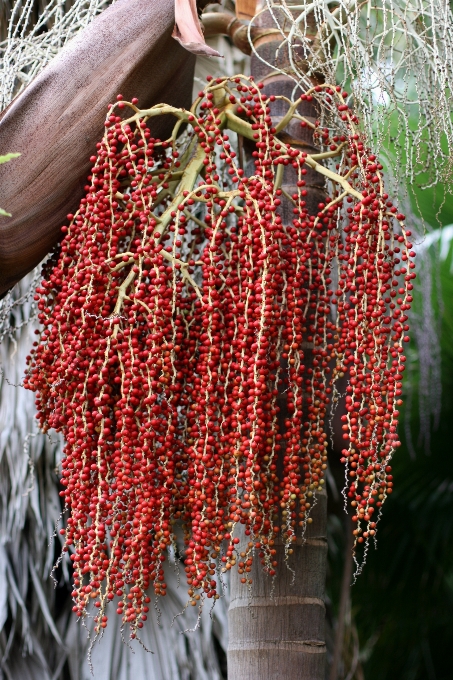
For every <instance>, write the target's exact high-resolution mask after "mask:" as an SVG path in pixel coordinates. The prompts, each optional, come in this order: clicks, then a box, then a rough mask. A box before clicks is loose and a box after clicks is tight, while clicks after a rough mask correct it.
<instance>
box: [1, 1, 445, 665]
mask: <svg viewBox="0 0 453 680" xmlns="http://www.w3.org/2000/svg"><path fill="white" fill-rule="evenodd" d="M82 4H83V3H79V5H80V6H81V5H82ZM76 5H77V3H76ZM59 7H60V6H59ZM439 18H440V21H439V23H438V19H439ZM49 21H50V24H49V26H51V25H52V22H53V21H54V19H50V20H49ZM55 22H56V20H55ZM57 23H58V22H56V23H55V24H53V25H57ZM450 24H451V15H450V13H449V11H448V10H447V11H446V10H445V7H444V6H443V5H442V4H441V3H438V4H436V3H434V2H432V3H420V4H417V5H412V4H408V3H401V4H399V3H395V2H392V3H389V4H387V3H383V4H382V5H380V6H378V7H374V6H373V7H371V5H362V4H361V5H343V4H340V5H339V6H336V7H333V6H332V7H331V6H329V4H328V3H326V4H324V3H321V2H315V3H312V4H310V5H306V4H304V5H295V4H294V3H288V2H285V1H284V0H282V2H275V3H274V2H267V3H266V4H265V6H264V7H263V8H262V10H261V12H260V13H259V14H258V17H257V19H256V20H255V21H254V25H255V26H256V27H257V28H258V29H259V30H258V32H256V33H253V25H252V26H251V28H250V32H249V37H250V41H251V49H252V50H253V52H254V56H253V57H252V70H254V72H256V73H257V75H259V76H260V77H261V76H262V75H264V77H265V79H267V80H268V81H269V82H268V84H269V85H270V84H271V82H277V81H278V82H279V83H281V84H282V86H283V88H284V91H285V94H288V95H289V96H288V99H291V97H292V96H293V95H294V96H296V95H297V94H298V93H299V91H300V89H302V90H303V91H304V90H306V89H308V88H309V87H310V86H311V85H312V84H313V81H314V82H315V83H322V82H323V80H327V82H329V83H332V84H334V83H335V82H339V83H341V84H343V85H345V84H346V83H348V84H349V86H350V87H351V89H352V92H353V96H352V101H353V102H354V108H355V110H356V111H358V112H360V113H361V115H362V119H363V121H364V134H365V135H366V137H367V141H368V143H370V144H371V143H373V141H374V143H375V144H376V145H377V146H378V147H379V146H380V145H383V141H384V138H385V134H384V131H385V129H386V125H387V124H388V121H389V119H390V117H391V116H392V115H393V116H396V119H397V121H398V124H399V125H400V126H401V128H402V129H404V130H405V132H406V138H407V139H411V141H413V145H410V146H407V149H406V150H407V151H408V152H409V153H408V154H407V163H406V167H407V172H408V176H409V178H410V179H411V180H413V179H414V177H416V176H420V177H421V179H423V180H425V182H428V183H429V182H435V181H436V180H437V179H438V177H439V176H440V173H442V172H443V171H444V165H445V163H444V162H445V158H446V155H447V152H446V151H445V148H446V147H448V148H450V144H451V119H450V108H449V99H448V91H449V88H450V84H451V62H450V52H451V48H450V45H449V39H450V37H449V33H448V31H447V32H446V31H445V26H448V25H450ZM72 25H73V24H71V26H72ZM231 26H232V23H230V24H228V26H227V29H228V30H229V28H230V27H231ZM231 30H232V29H231ZM50 33H52V30H50ZM269 36H271V38H272V39H269ZM50 42H52V41H50ZM63 42H64V39H63ZM9 43H11V38H10V41H9ZM9 43H8V44H9ZM33 58H34V59H35V57H33ZM30 63H32V62H30ZM33 64H35V65H36V62H33ZM263 64H264V66H263ZM35 65H32V66H28V67H25V72H26V73H27V72H28V71H29V70H30V68H31V69H32V70H33V68H35ZM439 65H440V66H439ZM27 70H28V71H27ZM272 79H274V80H272ZM10 82H11V81H10ZM15 86H16V85H15V84H13V86H12V88H11V87H10V91H11V92H12V91H13V89H14V87H15ZM413 91H415V92H417V98H416V102H415V107H416V118H417V116H418V122H416V125H415V128H414V129H413V130H412V129H411V127H410V124H409V111H408V108H410V106H409V105H410V104H411V102H412V101H413V98H412V92H413ZM386 97H387V98H388V101H387V99H386ZM315 100H316V101H317V105H318V106H319V114H320V118H321V125H323V126H327V127H328V128H330V129H332V130H334V131H335V132H338V133H341V131H342V129H343V127H344V120H343V118H342V116H341V115H339V114H338V110H337V109H335V108H334V107H333V106H332V105H331V103H330V104H329V103H327V104H326V103H325V101H324V99H322V98H321V97H317V95H316V94H315ZM381 102H383V104H382V103H381ZM273 115H275V113H274V114H273ZM421 120H423V121H426V122H427V125H421V124H420V122H419V121H421ZM384 148H385V147H384ZM426 158H429V159H430V162H429V163H428V165H427V163H426V162H425V159H426ZM427 170H429V172H430V173H431V174H430V175H429V174H428V176H425V175H426V172H427ZM285 186H286V185H285V184H283V187H284V188H285ZM311 193H313V191H312V192H311ZM18 217H19V219H20V215H19V216H18ZM9 302H11V298H10V300H9ZM5 308H6V316H8V315H9V314H10V307H9V306H8V304H6V305H5ZM7 321H8V322H9V321H10V319H9V318H8V319H7ZM319 499H320V500H321V499H322V494H319ZM320 505H321V503H320ZM319 521H320V523H321V524H322V521H323V520H322V513H320V515H319ZM321 524H320V525H319V526H318V525H317V522H316V516H315V523H314V527H313V536H314V538H315V540H316V539H318V537H319V536H320V534H319V531H320V527H321ZM301 554H303V553H301ZM62 564H64V563H62ZM31 575H32V578H33V573H32V574H31ZM24 582H25V579H24ZM322 582H323V569H322V567H320V568H319V569H318V571H317V574H316V583H317V585H316V590H317V592H318V593H321V594H322V589H323V583H322ZM238 587H239V586H238ZM288 592H289V591H288ZM283 596H284V597H287V591H286V590H285V593H284V595H283V591H282V597H283ZM22 599H23V598H22ZM41 599H42V600H43V601H45V598H41ZM238 599H241V598H240V597H239V598H238ZM242 599H243V598H242ZM300 604H302V605H306V604H307V603H306V602H304V603H302V602H301V603H300ZM47 618H48V619H49V620H51V618H50V614H48V615H47ZM48 625H50V624H48ZM59 635H60V637H61V633H59ZM315 637H316V635H314V636H313V637H312V638H309V640H311V642H313V641H314V638H315ZM10 639H11V640H13V637H11V638H10ZM233 642H236V643H237V642H238V641H237V640H236V641H233ZM239 642H240V641H239ZM255 642H258V641H255ZM318 642H320V645H318V646H320V647H322V646H323V645H322V641H321V640H319V641H318ZM309 646H310V645H309ZM312 646H316V645H312ZM302 651H303V653H304V654H305V653H307V650H302ZM311 651H313V650H311ZM316 651H317V652H319V651H321V652H322V651H323V650H316ZM280 657H281V658H282V654H280ZM61 658H62V657H61ZM61 658H60V659H59V660H58V663H63V664H64V663H65V661H64V660H63V662H62V661H61ZM319 658H321V655H320V657H319ZM241 663H242V662H241ZM239 665H240V664H239ZM233 666H234V663H233V664H230V669H231V672H232V675H233V677H242V676H240V675H239V673H240V672H245V673H246V674H247V677H252V676H251V675H250V672H252V671H251V669H250V668H245V670H244V669H243V670H242V671H239V670H238V669H236V670H235V669H234V667H233ZM238 668H239V667H238ZM57 670H59V669H58V666H57ZM293 670H294V669H293ZM55 672H57V671H55ZM294 672H297V671H295V670H294ZM310 672H311V671H310ZM316 674H317V677H318V676H319V677H321V676H322V674H323V664H322V663H319V664H317V669H316ZM55 677H57V676H55ZM288 677H290V676H289V675H288ZM310 677H312V676H310ZM313 677H314V676H313Z"/></svg>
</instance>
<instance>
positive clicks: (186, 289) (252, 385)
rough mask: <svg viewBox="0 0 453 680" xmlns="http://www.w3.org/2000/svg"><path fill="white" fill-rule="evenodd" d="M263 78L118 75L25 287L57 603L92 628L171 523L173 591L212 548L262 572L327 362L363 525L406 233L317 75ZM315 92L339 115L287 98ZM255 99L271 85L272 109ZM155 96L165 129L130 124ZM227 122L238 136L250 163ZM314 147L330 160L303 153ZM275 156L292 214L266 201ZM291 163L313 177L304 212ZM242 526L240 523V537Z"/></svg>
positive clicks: (277, 182)
mask: <svg viewBox="0 0 453 680" xmlns="http://www.w3.org/2000/svg"><path fill="white" fill-rule="evenodd" d="M263 89H264V88H263V85H262V84H258V85H256V84H255V83H254V82H253V80H251V79H248V78H245V77H243V76H239V77H234V78H219V79H217V80H216V81H211V82H210V83H209V84H208V85H207V86H206V88H205V90H204V91H203V92H201V93H200V96H199V98H198V99H197V101H196V102H195V104H194V105H193V107H192V109H191V110H190V111H186V110H183V109H177V108H175V107H171V106H167V105H158V106H155V107H152V108H150V109H144V110H140V109H138V108H137V102H136V101H135V102H134V103H127V102H124V101H123V99H122V97H121V96H118V101H117V103H116V104H115V106H113V107H111V108H110V110H109V114H108V118H107V121H106V129H105V135H104V138H103V139H102V141H101V142H100V143H99V144H98V145H97V148H98V153H97V156H93V157H92V158H91V162H92V164H93V167H92V174H91V175H90V176H89V183H88V184H87V193H86V196H85V198H83V199H82V201H81V204H80V207H79V209H78V210H77V211H76V212H75V213H74V214H70V215H68V220H69V226H67V227H63V229H62V231H63V235H64V237H63V240H62V242H61V247H60V248H59V250H58V251H57V252H56V253H55V255H54V256H53V258H52V259H51V260H50V261H49V262H48V263H47V264H46V267H45V271H44V278H43V282H42V285H41V287H40V288H39V289H38V291H37V298H38V307H39V310H40V317H39V318H40V321H41V323H42V330H41V331H40V332H39V336H40V337H39V340H38V341H37V342H36V343H35V346H34V348H33V350H32V352H31V354H30V358H29V370H28V374H27V377H26V379H25V386H26V387H27V388H29V389H32V390H34V391H35V392H36V393H37V406H38V417H39V422H40V426H41V427H42V428H43V429H44V430H46V429H48V428H55V429H56V430H58V431H62V432H63V434H64V436H65V440H66V446H65V458H64V460H63V463H62V467H63V476H62V484H63V487H64V490H63V491H62V492H61V495H62V497H63V498H64V501H65V505H66V508H67V509H68V510H69V511H70V517H69V519H68V523H67V529H66V530H64V529H62V533H63V534H65V536H66V543H65V548H64V550H65V551H69V552H70V553H71V559H72V561H73V564H74V591H73V597H74V611H75V612H76V613H77V615H78V616H84V615H86V614H87V613H89V612H90V611H91V605H93V611H94V612H95V621H96V632H97V634H99V633H101V632H102V630H103V628H105V627H106V625H107V604H108V602H109V601H111V600H115V598H118V600H117V602H118V603H117V612H118V614H119V615H120V616H121V617H122V620H123V624H124V626H128V627H129V628H130V635H131V637H136V636H137V635H138V634H139V630H140V628H141V627H142V626H143V622H144V621H145V620H146V618H147V616H148V611H149V604H150V593H151V592H152V591H154V594H155V596H164V595H165V592H166V584H165V574H164V569H163V563H164V562H165V560H166V555H167V550H168V548H169V547H170V546H175V541H176V538H175V533H174V531H175V526H174V525H175V523H181V524H182V526H183V528H184V535H185V546H186V552H185V572H186V575H187V583H188V595H189V602H190V603H191V604H192V605H194V606H196V605H197V604H198V605H200V606H201V605H202V604H203V602H204V600H205V599H206V598H208V599H211V598H214V599H215V598H217V597H219V595H220V594H221V588H220V590H219V580H218V577H217V576H216V574H218V571H219V569H220V571H223V570H227V571H228V570H230V569H231V568H233V567H235V566H236V567H237V568H238V571H239V573H240V574H241V580H242V581H243V583H244V584H245V585H246V586H251V585H252V577H251V570H252V565H253V561H254V560H255V561H256V560H258V561H260V562H261V566H262V568H263V569H264V571H266V572H267V573H268V574H269V575H270V576H275V574H276V564H275V562H276V559H275V554H276V548H275V547H274V544H275V538H276V537H279V536H282V544H283V545H284V554H285V557H286V556H288V557H289V556H290V555H291V551H292V550H294V544H295V543H297V541H298V539H300V537H301V536H303V535H304V532H305V529H306V526H307V524H308V523H309V521H310V519H311V517H310V515H311V507H312V489H320V488H322V485H323V482H324V480H323V477H324V472H323V464H324V460H323V458H324V456H323V454H324V452H325V448H326V440H327V432H326V427H325V420H326V417H325V414H326V408H327V405H328V403H329V401H330V399H331V396H332V389H333V387H332V380H333V381H335V379H336V378H337V376H338V375H339V373H340V371H341V372H349V375H350V383H351V384H350V387H348V396H347V397H346V400H347V410H348V415H347V417H346V420H345V435H344V436H345V446H349V448H348V449H346V448H345V452H346V453H347V455H346V453H345V460H347V461H348V462H349V460H352V467H354V459H355V456H358V455H359V454H358V452H360V455H361V456H362V457H363V458H362V461H366V466H367V467H366V469H365V467H364V466H362V462H360V459H359V464H360V466H361V467H359V469H358V470H357V472H355V469H356V468H355V469H354V470H353V471H352V472H353V474H354V479H353V481H352V483H351V487H350V490H349V494H350V495H351V496H352V495H353V494H357V493H359V489H360V490H362V489H363V493H362V494H361V495H360V496H359V498H360V506H361V507H362V508H363V510H362V511H359V513H358V514H357V518H356V520H355V521H356V522H357V529H356V530H355V531H356V534H357V537H358V538H357V541H358V542H361V541H363V538H362V534H363V536H364V537H365V539H366V540H368V537H369V536H370V535H373V533H374V531H375V528H374V526H375V525H374V521H373V520H374V517H373V514H374V506H375V505H376V506H380V505H381V501H379V502H377V503H374V500H375V498H374V496H375V493H377V492H381V491H382V498H383V497H384V496H385V493H386V490H387V489H388V488H389V487H391V482H389V480H388V477H387V471H388V468H387V465H388V460H389V458H390V456H391V453H392V451H393V449H394V447H395V446H398V444H399V442H398V440H397V435H396V434H395V432H396V424H397V418H398V411H397V410H396V403H395V402H396V397H397V395H398V391H399V390H400V386H401V383H400V382H399V381H400V378H401V375H400V372H401V371H402V369H403V359H404V357H403V356H402V355H401V353H402V343H403V339H406V338H405V336H404V331H405V327H404V324H405V318H404V317H405V311H406V310H407V309H408V308H409V307H410V302H411V296H410V292H409V291H410V289H411V286H412V284H411V283H410V281H411V278H412V276H413V274H412V273H410V269H411V268H412V267H413V264H412V262H411V261H410V258H411V257H412V255H413V253H412V252H409V249H410V244H409V243H408V242H407V237H408V235H410V234H409V232H407V231H405V229H404V225H403V216H402V215H400V214H399V213H398V212H397V210H396V209H395V208H393V207H392V204H391V203H390V202H389V201H388V196H387V194H385V193H384V186H383V179H382V174H381V171H380V169H379V167H378V165H377V164H376V163H375V160H374V157H372V156H371V155H370V154H369V152H368V151H367V150H366V149H364V148H363V144H362V143H361V141H360V135H359V134H358V132H357V126H356V123H357V119H356V118H355V116H354V115H353V114H352V113H351V112H350V111H349V109H348V107H347V105H346V104H345V98H344V95H343V94H342V93H341V92H338V91H337V90H336V89H335V88H333V87H329V86H328V85H323V86H316V87H314V88H312V89H311V90H309V91H307V92H306V93H304V94H302V95H301V98H300V100H298V101H297V102H296V103H294V104H292V103H291V102H289V101H287V100H286V98H285V97H284V96H283V95H277V96H274V95H271V96H269V97H268V96H267V95H265V94H264V93H263ZM313 97H318V98H321V99H326V100H329V101H330V104H331V105H335V106H337V107H341V108H340V111H341V112H342V116H343V119H344V124H345V131H346V132H347V134H344V135H342V136H340V137H334V138H331V137H330V136H329V134H328V133H325V132H324V131H322V130H319V128H318V127H317V126H316V124H313V122H312V121H311V120H310V118H308V117H304V116H303V115H301V114H300V113H298V106H299V104H300V103H306V104H307V105H309V104H310V102H311V101H312V100H313V99H312V98H313ZM274 101H281V102H285V101H286V103H287V105H288V109H287V112H286V114H285V115H284V116H283V118H282V119H281V120H280V121H279V123H278V125H276V126H275V127H274V126H273V121H272V119H271V116H270V113H271V110H270V105H271V104H272V103H273V102H274ZM162 115H172V116H174V117H175V118H176V125H175V128H174V130H173V133H172V135H171V137H169V138H168V139H167V140H166V141H159V140H158V139H156V138H155V137H153V136H152V132H151V130H150V127H151V129H152V123H153V119H155V118H156V117H160V116H162ZM291 119H295V120H296V121H297V123H298V125H300V124H301V123H305V125H306V126H307V127H308V128H310V129H314V134H315V135H316V141H317V144H319V147H320V148H319V153H314V152H311V151H312V149H311V148H308V147H307V148H306V149H304V148H303V147H296V146H292V145H291V144H290V143H289V142H286V141H284V140H283V139H279V138H278V136H277V135H278V134H279V133H280V132H282V131H283V130H284V129H285V127H286V126H287V124H288V123H289V121H290V120H291ZM184 125H185V126H187V131H186V132H185V133H184V136H183V137H182V138H178V134H179V133H180V131H181V129H182V127H183V126H184ZM227 129H228V130H229V131H230V132H229V134H226V130H227ZM231 132H236V133H238V134H240V135H242V136H244V137H247V138H248V139H250V140H252V141H254V142H255V143H256V146H257V152H256V153H255V156H254V161H255V168H254V171H253V173H250V174H249V176H246V173H245V172H244V170H243V169H242V168H241V167H240V165H239V163H238V158H237V155H236V152H235V151H234V148H233V146H232V142H231V140H230V135H231ZM331 159H333V162H334V163H336V169H335V170H333V169H330V168H328V167H324V166H323V165H321V163H322V162H324V163H326V162H329V161H330V160H331ZM288 167H292V168H293V170H294V172H295V177H296V178H297V180H296V182H295V184H294V187H295V190H294V194H293V197H292V199H291V200H292V201H294V208H293V220H292V221H291V222H290V221H289V220H288V221H286V220H284V219H283V218H282V215H281V214H280V212H279V211H280V208H281V206H282V199H283V197H284V195H285V194H284V192H286V189H284V184H283V182H284V181H285V180H284V178H285V174H284V170H285V169H286V168H288ZM310 169H311V170H315V171H316V172H317V173H319V174H320V175H322V176H323V177H326V178H327V179H328V181H329V182H330V185H329V193H328V195H326V197H325V199H324V201H323V202H322V204H320V205H318V212H317V213H315V214H310V210H309V205H308V201H307V200H306V193H305V192H306V191H308V189H306V188H305V186H306V184H304V183H305V182H306V179H305V178H306V177H307V176H308V171H309V170H310ZM305 170H307V173H305V172H304V171H305ZM368 176H370V180H368V179H367V177H368ZM397 244H398V245H397ZM400 260H403V261H404V266H403V267H399V265H400ZM337 270H338V273H337V276H338V284H337V283H335V272H336V271H337ZM395 289H396V290H398V293H399V294H400V297H396V290H395ZM400 291H402V292H400ZM387 295H389V297H388V298H387ZM392 317H393V319H394V321H393V322H392V323H393V325H391V318H392ZM392 333H393V335H392ZM307 345H308V347H311V346H313V349H312V356H311V358H310V359H309V360H308V361H307V359H306V348H307ZM363 352H367V353H369V354H370V355H371V356H370V360H369V361H363ZM393 356H395V357H396V358H397V359H395V360H393ZM334 359H337V367H336V368H335V369H334V371H333V374H332V373H331V362H332V360H334ZM283 392H284V393H285V394H286V402H285V404H284V408H283V409H282V401H281V395H282V394H283ZM381 411H382V412H385V416H386V417H385V418H384V419H383V417H382V416H381ZM305 413H308V416H305V415H304V414H305ZM305 418H306V420H305ZM282 419H283V421H284V422H283V427H282V425H281V423H282ZM301 433H302V435H301ZM356 452H357V453H356ZM282 453H284V455H282ZM355 475H357V479H356V477H355ZM363 484H365V486H363ZM355 498H357V496H356V497H355ZM356 502H358V501H356V500H354V503H356ZM313 516H314V515H313ZM240 526H242V527H243V528H244V533H245V535H246V536H247V537H248V543H247V545H246V547H245V549H242V548H241V552H240V553H239V554H238V551H237V547H238V545H239V537H238V529H239V527H240ZM363 529H365V531H364V530H363ZM242 553H244V554H242ZM289 565H290V566H291V562H290V561H289Z"/></svg>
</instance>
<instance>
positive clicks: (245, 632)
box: [228, 14, 327, 680]
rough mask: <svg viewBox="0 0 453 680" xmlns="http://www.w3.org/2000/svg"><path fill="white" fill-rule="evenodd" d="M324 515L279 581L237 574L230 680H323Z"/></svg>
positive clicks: (316, 184)
mask: <svg viewBox="0 0 453 680" xmlns="http://www.w3.org/2000/svg"><path fill="white" fill-rule="evenodd" d="M261 25H262V26H263V27H266V26H269V27H274V24H273V22H272V20H271V19H270V18H269V17H266V15H265V14H264V15H262V17H261ZM279 44H280V39H278V40H277V41H275V35H274V36H272V34H270V35H269V34H268V36H265V37H263V38H261V39H258V40H257V41H256V43H255V47H256V49H257V51H258V53H259V54H260V56H262V57H263V58H264V59H265V60H266V61H267V62H268V63H269V64H271V65H272V68H270V67H268V66H266V65H265V64H263V62H261V61H260V60H259V59H257V57H256V56H254V55H253V56H252V69H251V70H252V75H253V76H254V77H255V80H256V81H262V82H263V83H264V89H263V92H265V93H266V94H268V95H270V94H275V95H280V94H281V95H285V96H286V97H289V98H290V97H291V94H292V90H293V88H294V81H293V80H291V79H289V78H287V77H285V76H281V75H277V76H276V75H271V73H272V71H274V68H273V67H274V66H278V67H279V68H283V69H285V68H288V69H289V68H290V64H288V63H287V62H286V55H285V53H284V50H281V52H280V56H279V57H278V60H277V59H276V50H277V48H278V46H279ZM300 56H301V58H302V57H303V55H300ZM270 107H271V117H272V121H273V124H274V125H275V124H277V123H278V122H279V120H280V119H281V117H283V115H284V113H285V112H286V110H287V105H286V104H285V103H283V102H280V101H276V102H274V103H273V104H272V103H271V104H270ZM299 111H300V113H301V114H302V115H304V116H306V117H307V118H311V119H312V120H314V119H315V118H316V109H315V107H314V104H313V103H308V102H303V103H301V106H300V108H299ZM280 136H281V138H282V139H285V140H287V141H289V140H291V143H292V144H293V145H294V146H299V147H303V148H304V149H305V150H307V151H308V152H310V151H312V152H315V151H316V149H315V148H314V147H313V139H312V133H311V131H310V130H309V129H308V128H302V127H301V125H300V123H299V122H298V121H293V122H291V123H290V124H289V125H288V126H287V127H286V128H285V130H284V131H283V132H282V133H281V134H280ZM305 180H306V182H307V185H306V188H307V190H308V193H307V196H306V203H307V208H308V210H309V212H310V213H314V214H315V213H317V212H318V207H317V206H318V203H319V202H320V201H322V200H323V199H324V181H323V178H322V177H321V176H320V175H319V174H318V173H316V172H315V171H314V170H310V169H307V174H306V176H305ZM296 181H297V178H296V174H295V171H294V170H293V168H292V167H291V166H289V167H287V168H286V169H285V175H284V180H283V189H285V190H286V192H287V193H289V194H290V195H291V194H292V193H294V192H295V191H297V187H296V186H295V183H296ZM282 199H283V196H282ZM282 216H283V219H284V221H285V223H286V224H288V223H291V222H292V219H293V205H292V204H290V203H289V202H288V201H283V200H282ZM304 351H305V357H306V361H307V363H310V354H311V352H310V347H309V346H304ZM280 408H281V418H280V426H281V430H282V431H283V422H284V415H285V399H284V396H283V395H282V397H281V399H280ZM282 455H284V454H283V452H282ZM326 514H327V496H326V492H325V491H321V492H318V493H316V504H315V506H314V508H313V511H312V515H311V517H312V519H313V522H312V524H310V525H308V529H307V532H306V535H305V539H306V540H305V541H302V540H301V539H299V540H298V541H297V543H296V544H295V545H294V546H293V549H294V553H293V555H291V557H290V558H289V560H288V563H287V564H286V563H285V559H284V557H285V552H284V546H283V545H282V543H281V542H279V541H277V540H276V544H275V546H274V547H276V549H277V561H278V566H277V575H276V577H275V578H274V579H271V578H270V577H269V576H267V575H265V574H264V573H263V571H262V568H261V565H260V563H259V560H255V562H254V565H253V569H252V573H251V576H252V579H253V585H252V587H251V590H250V591H249V590H248V589H247V587H246V586H245V585H242V584H241V582H240V577H239V576H238V574H237V573H234V570H233V573H232V577H231V604H230V610H229V646H228V678H229V680H255V679H256V680H296V679H297V680H324V678H325V663H326V646H325V635H324V625H325V605H324V599H325V577H326V563H327V542H326ZM280 540H281V539H280ZM288 566H289V567H290V569H288Z"/></svg>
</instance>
